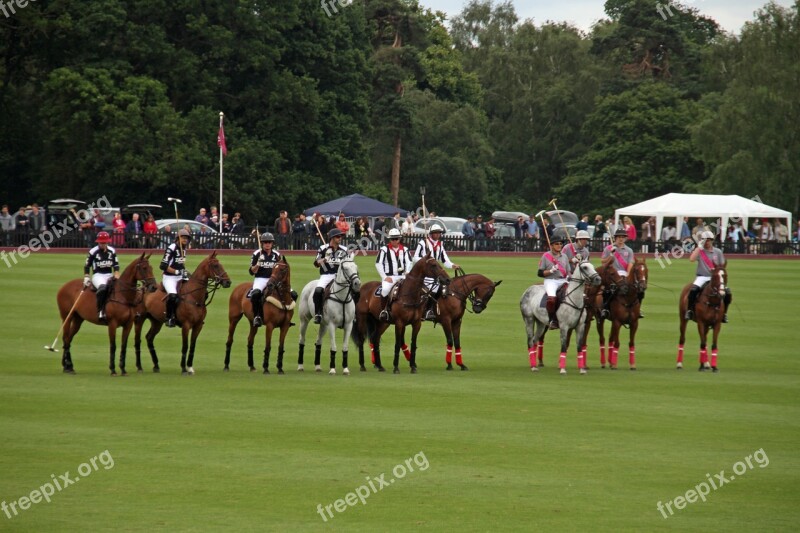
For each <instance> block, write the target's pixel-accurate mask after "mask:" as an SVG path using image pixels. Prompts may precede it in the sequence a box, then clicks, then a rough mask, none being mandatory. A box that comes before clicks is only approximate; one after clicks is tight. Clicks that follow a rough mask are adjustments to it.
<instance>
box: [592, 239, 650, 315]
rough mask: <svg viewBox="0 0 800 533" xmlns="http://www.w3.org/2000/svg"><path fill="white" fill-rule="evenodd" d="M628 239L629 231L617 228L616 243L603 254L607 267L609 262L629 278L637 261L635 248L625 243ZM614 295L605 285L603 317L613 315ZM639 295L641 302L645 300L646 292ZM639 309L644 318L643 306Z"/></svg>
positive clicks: (609, 246) (618, 272)
mask: <svg viewBox="0 0 800 533" xmlns="http://www.w3.org/2000/svg"><path fill="white" fill-rule="evenodd" d="M627 239H628V232H627V231H625V230H624V229H623V228H619V229H617V231H615V232H614V244H609V245H608V246H606V248H605V250H603V255H602V261H603V265H604V266H606V267H607V266H608V265H609V264H610V265H612V268H614V270H616V271H617V274H619V275H620V277H622V278H623V279H627V278H628V274H630V273H631V271H632V270H633V265H634V263H635V257H634V255H633V250H631V248H630V247H629V246H628V245H626V244H625V241H626V240H627ZM613 296H614V294H613V292H612V290H611V288H609V287H603V310H602V311H601V312H600V316H601V317H603V318H610V317H611V312H610V311H609V309H608V306H609V304H610V303H611V298H612V297H613ZM638 297H639V302H640V304H641V302H642V300H644V293H643V292H640V293H639V294H638ZM639 309H640V311H639V318H644V315H643V314H642V312H641V306H640V308H639Z"/></svg>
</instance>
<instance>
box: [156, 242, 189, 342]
mask: <svg viewBox="0 0 800 533" xmlns="http://www.w3.org/2000/svg"><path fill="white" fill-rule="evenodd" d="M190 239H191V234H190V233H189V231H188V230H185V229H182V230H180V231H178V235H177V236H176V237H175V242H173V243H172V244H170V245H169V246H167V249H166V250H164V257H163V258H161V264H160V265H159V268H160V269H161V270H162V271H163V272H164V274H163V275H162V276H161V283H162V284H163V285H164V290H165V291H167V306H166V307H167V321H166V326H167V327H168V328H173V327H175V325H176V324H177V321H176V319H175V312H176V311H177V309H178V282H179V281H181V280H183V281H187V280H188V279H189V276H190V274H189V271H188V270H186V247H187V246H189V240H190Z"/></svg>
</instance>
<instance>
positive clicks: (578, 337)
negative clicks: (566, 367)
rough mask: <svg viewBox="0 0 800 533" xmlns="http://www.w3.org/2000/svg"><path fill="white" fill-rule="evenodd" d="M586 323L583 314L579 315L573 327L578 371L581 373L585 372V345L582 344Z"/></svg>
mask: <svg viewBox="0 0 800 533" xmlns="http://www.w3.org/2000/svg"><path fill="white" fill-rule="evenodd" d="M586 324H587V323H586V321H585V320H584V319H583V316H580V317H578V325H577V326H576V327H575V349H576V350H577V351H578V371H579V372H580V373H581V374H586V347H585V346H584V344H583V339H585V338H586V329H587V325H586Z"/></svg>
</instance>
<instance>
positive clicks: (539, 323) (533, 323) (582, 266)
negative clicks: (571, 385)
mask: <svg viewBox="0 0 800 533" xmlns="http://www.w3.org/2000/svg"><path fill="white" fill-rule="evenodd" d="M586 283H591V284H592V285H594V286H598V285H600V276H599V275H598V274H597V271H596V270H595V269H594V267H593V266H592V264H591V263H589V262H588V261H582V262H580V263H578V264H577V266H576V268H575V272H573V273H572V277H571V278H570V280H569V282H568V283H567V292H566V296H565V298H564V301H563V302H562V303H561V305H560V306H559V308H558V311H557V312H556V317H557V318H558V325H559V329H560V330H561V355H560V357H559V361H558V366H559V368H560V369H561V373H562V374H566V373H567V368H566V366H567V348H568V347H569V338H570V335H571V334H572V330H573V329H574V330H576V334H577V338H578V340H579V341H580V339H582V338H583V331H584V328H585V327H586V324H585V320H584V318H585V316H584V308H583V307H584V300H583V289H584V285H585V284H586ZM545 297H546V293H545V291H544V285H531V286H530V287H528V288H527V290H526V291H525V293H524V294H523V295H522V298H520V301H519V308H520V311H522V319H523V320H524V321H525V331H526V332H527V333H528V355H529V357H530V364H531V371H532V372H538V370H539V369H538V368H537V367H536V350H537V346H538V343H539V340H540V339H541V338H542V336H543V335H544V332H545V329H546V328H547V325H548V323H549V322H550V320H549V318H548V316H547V310H546V309H545V308H544V306H543V305H542V303H541V302H542V300H543V299H544V298H545ZM578 368H579V369H580V373H581V374H585V373H586V361H585V360H584V358H583V354H582V352H581V346H580V342H578Z"/></svg>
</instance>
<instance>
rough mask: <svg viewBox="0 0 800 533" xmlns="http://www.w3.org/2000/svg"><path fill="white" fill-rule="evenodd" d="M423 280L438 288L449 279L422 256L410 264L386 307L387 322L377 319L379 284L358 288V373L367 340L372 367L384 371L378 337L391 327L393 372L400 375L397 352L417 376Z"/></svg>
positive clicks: (424, 296) (355, 336)
mask: <svg viewBox="0 0 800 533" xmlns="http://www.w3.org/2000/svg"><path fill="white" fill-rule="evenodd" d="M425 278H432V279H435V280H437V281H438V282H439V283H440V284H441V285H447V284H449V283H450V277H449V276H448V275H447V272H445V271H444V268H442V265H440V264H439V262H438V261H437V260H436V259H434V258H432V257H431V255H430V254H428V255H426V256H425V257H423V258H422V259H420V260H419V261H417V262H416V263H415V264H414V267H413V268H412V269H411V272H409V273H408V275H407V276H406V278H405V279H404V280H403V281H401V282H400V283H399V284H398V285H399V287H398V288H397V295H396V297H395V298H394V300H393V301H392V303H391V304H390V316H391V323H389V322H385V321H383V320H380V319H379V318H378V316H379V315H380V312H381V310H382V309H383V307H382V306H381V297H380V294H378V295H377V296H376V292H378V291H379V290H380V287H381V282H380V281H370V282H369V283H365V284H363V285H362V286H361V298H360V299H359V301H358V305H357V306H356V327H355V328H353V335H352V336H353V340H354V341H355V343H356V344H357V345H358V362H359V364H360V365H361V371H362V372H364V371H366V370H367V368H366V366H365V365H364V341H365V340H366V339H367V338H368V339H369V343H370V349H371V351H372V356H373V359H372V361H373V364H374V365H375V368H377V369H378V370H379V371H380V372H384V371H385V370H386V369H385V368H383V365H381V347H380V342H381V336H382V335H383V332H384V331H386V330H387V328H388V327H389V326H390V325H391V324H394V335H395V342H394V373H395V374H399V373H400V368H399V365H400V350H401V349H402V350H403V353H404V355H405V357H406V360H408V362H409V364H410V366H411V373H412V374H416V373H417V360H416V359H417V335H418V334H419V330H420V327H422V317H423V315H424V313H425V304H426V303H427V301H428V295H427V289H426V288H425V284H424V280H425ZM408 325H411V349H410V350H409V349H408V346H407V345H406V343H405V339H404V336H405V330H406V326H408Z"/></svg>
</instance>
